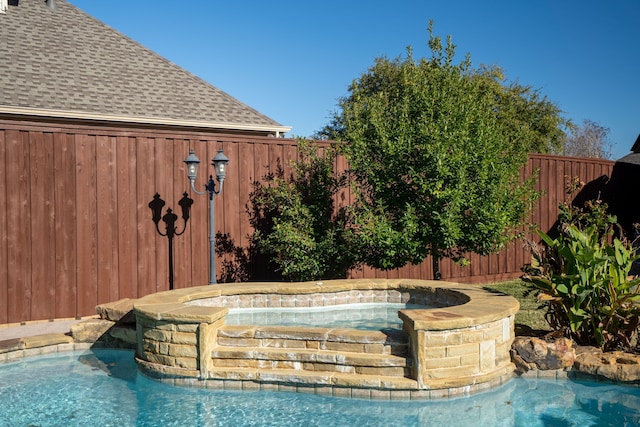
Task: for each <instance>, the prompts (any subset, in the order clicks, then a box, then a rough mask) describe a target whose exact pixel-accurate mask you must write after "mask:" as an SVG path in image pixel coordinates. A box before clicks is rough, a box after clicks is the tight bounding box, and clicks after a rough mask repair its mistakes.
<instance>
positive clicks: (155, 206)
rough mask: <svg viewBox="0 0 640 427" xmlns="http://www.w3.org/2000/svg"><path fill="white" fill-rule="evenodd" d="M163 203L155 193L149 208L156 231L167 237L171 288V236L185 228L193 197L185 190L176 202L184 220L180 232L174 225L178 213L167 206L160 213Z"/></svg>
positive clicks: (171, 287) (176, 234) (170, 285)
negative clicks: (163, 211) (164, 210)
mask: <svg viewBox="0 0 640 427" xmlns="http://www.w3.org/2000/svg"><path fill="white" fill-rule="evenodd" d="M165 204H166V203H165V201H164V200H162V199H161V198H160V195H159V194H158V193H156V194H155V196H153V200H152V201H151V202H149V208H150V209H151V212H153V222H154V223H155V224H156V231H157V232H158V234H160V235H161V236H167V238H168V239H169V289H173V237H174V236H180V235H181V234H183V233H184V232H185V230H186V229H187V222H189V212H190V210H191V205H192V204H193V199H191V198H190V197H189V195H188V194H187V193H186V192H185V193H184V194H183V195H182V199H180V201H179V202H178V204H179V205H180V207H181V208H182V219H183V220H184V226H183V227H182V231H180V232H178V227H176V221H178V215H176V214H175V213H173V211H172V210H171V208H168V209H167V213H166V214H164V215H162V208H163V207H164V205H165ZM160 220H162V221H164V223H165V225H166V227H165V232H164V233H163V232H162V231H160V225H159V224H160Z"/></svg>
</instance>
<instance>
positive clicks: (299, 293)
mask: <svg viewBox="0 0 640 427" xmlns="http://www.w3.org/2000/svg"><path fill="white" fill-rule="evenodd" d="M368 302H394V303H397V302H403V303H407V302H410V303H417V304H425V305H429V306H432V307H435V308H431V309H424V310H423V309H418V310H402V311H401V312H400V317H401V319H402V320H403V329H404V333H403V334H397V335H395V336H390V335H389V334H386V335H385V333H383V332H381V331H356V330H350V329H327V328H322V327H321V325H318V326H319V327H318V328H308V327H305V328H297V327H284V326H283V327H278V326H269V327H266V326H256V325H246V326H230V325H225V324H224V317H225V315H226V314H227V313H228V309H229V308H237V307H244V308H246V307H256V308H258V307H275V308H277V307H310V306H331V305H338V304H353V303H368ZM517 310H518V302H517V301H516V300H515V299H514V298H512V297H509V296H506V295H503V294H497V293H491V292H487V291H484V290H482V289H480V288H478V287H474V286H469V285H461V284H456V283H447V282H433V281H417V280H411V281H408V280H365V279H361V280H335V281H325V282H305V283H293V284H292V283H244V284H224V285H217V286H203V287H196V288H187V289H179V290H174V291H168V292H162V293H158V294H153V295H149V296H147V297H144V298H141V299H139V300H138V301H137V302H136V304H135V309H134V311H135V314H136V320H137V335H138V345H137V354H136V358H137V360H138V363H139V366H140V367H141V369H142V370H143V371H145V372H147V373H148V374H151V375H153V376H155V377H158V378H161V379H171V380H172V381H175V382H179V383H190V384H199V385H203V386H207V387H229V388H239V387H242V388H256V387H258V388H266V389H284V390H292V389H294V390H301V391H311V392H316V393H329V394H334V395H341V396H343V395H350V396H357V397H389V396H391V397H394V396H395V397H407V398H418V397H436V396H438V397H440V396H448V395H452V394H460V393H467V392H472V391H475V390H480V389H483V388H486V387H488V386H490V385H493V384H498V383H501V382H502V381H504V380H505V379H507V378H509V377H510V376H511V373H512V372H513V369H514V366H513V364H512V363H511V361H510V355H509V350H510V347H511V343H512V342H513V339H514V315H515V313H516V312H517Z"/></svg>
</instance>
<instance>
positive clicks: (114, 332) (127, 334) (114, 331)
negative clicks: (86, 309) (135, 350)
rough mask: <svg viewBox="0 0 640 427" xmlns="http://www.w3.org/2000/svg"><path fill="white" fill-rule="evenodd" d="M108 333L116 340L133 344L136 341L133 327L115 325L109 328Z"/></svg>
mask: <svg viewBox="0 0 640 427" xmlns="http://www.w3.org/2000/svg"><path fill="white" fill-rule="evenodd" d="M109 335H111V336H112V337H113V338H115V339H116V340H120V341H122V342H125V343H127V344H133V345H135V344H137V342H138V338H137V336H136V328H135V327H127V326H118V325H115V326H114V327H113V328H111V329H110V330H109Z"/></svg>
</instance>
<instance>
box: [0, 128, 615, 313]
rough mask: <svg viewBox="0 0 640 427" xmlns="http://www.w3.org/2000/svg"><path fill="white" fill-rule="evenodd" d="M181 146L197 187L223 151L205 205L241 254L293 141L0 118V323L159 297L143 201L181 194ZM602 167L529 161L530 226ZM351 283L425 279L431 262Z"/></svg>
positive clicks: (183, 254)
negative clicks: (532, 178) (536, 195)
mask: <svg viewBox="0 0 640 427" xmlns="http://www.w3.org/2000/svg"><path fill="white" fill-rule="evenodd" d="M190 148H193V149H195V151H196V153H197V155H198V157H199V158H200V159H201V160H202V164H201V168H200V169H201V172H200V176H199V177H198V181H197V186H198V187H197V188H198V189H202V188H203V187H202V184H204V182H205V179H206V176H207V175H208V174H209V173H212V167H211V166H208V164H209V163H210V159H212V158H213V156H214V155H215V154H216V152H217V150H218V148H223V149H224V153H225V155H227V157H228V158H229V160H230V163H229V168H228V175H227V179H226V181H225V184H224V191H223V193H222V194H221V195H220V196H217V197H216V198H215V218H216V230H219V231H220V232H222V233H225V234H226V235H227V236H228V237H229V238H230V239H231V240H232V241H233V244H234V245H236V246H237V247H240V248H246V247H247V246H248V243H249V240H248V238H249V235H250V234H251V232H252V230H251V227H250V224H249V220H248V214H247V212H246V205H247V202H248V200H249V194H250V192H251V190H252V183H253V182H254V181H255V180H258V179H261V178H262V177H263V176H264V175H265V174H266V173H267V172H269V171H270V167H271V168H273V167H274V166H275V165H278V164H280V165H281V166H283V167H284V168H285V171H286V172H287V173H288V171H289V161H290V160H293V159H295V158H296V157H297V155H298V149H297V144H296V141H295V140H290V139H280V138H266V137H249V136H234V135H220V134H215V133H206V132H193V131H186V130H185V131H176V130H170V129H153V130H144V129H136V128H117V127H110V126H106V125H105V126H101V127H100V126H85V125H77V124H76V125H74V124H62V123H57V124H51V123H37V122H26V121H10V120H0V236H1V240H0V324H2V323H14V322H23V321H29V320H41V319H53V318H69V317H78V316H86V315H92V314H95V306H96V305H97V304H100V303H104V302H108V301H114V300H118V299H121V298H138V297H141V296H143V295H147V294H149V293H153V292H157V291H162V290H166V289H168V262H167V254H168V240H167V239H166V238H164V237H161V236H160V235H158V234H157V233H156V230H155V226H154V224H153V222H152V219H151V210H150V209H149V207H148V203H149V202H150V201H151V200H152V198H153V196H154V194H155V193H159V194H160V195H161V197H162V198H163V199H164V200H165V201H166V202H167V205H166V207H171V208H172V209H174V210H175V211H176V212H179V206H178V200H179V199H180V198H181V197H182V194H183V193H184V192H185V191H187V192H190V190H189V182H188V179H187V177H186V169H185V164H184V163H183V160H184V158H185V157H186V156H187V154H188V152H189V149H190ZM338 163H339V164H338V165H337V167H338V168H344V167H345V166H346V165H345V163H344V160H342V159H340V160H339V162H338ZM612 167H613V162H610V161H600V160H587V159H577V158H562V157H551V156H542V155H532V156H530V159H529V163H528V165H527V168H526V171H525V173H530V172H531V171H533V170H539V181H538V186H539V188H540V189H542V190H544V191H545V194H544V196H543V197H542V198H541V200H540V202H539V203H538V204H537V206H536V207H535V210H534V211H533V213H532V220H533V222H535V223H536V224H538V226H539V227H540V228H542V229H543V230H548V229H549V228H550V227H551V226H552V224H553V223H554V221H555V219H556V216H557V205H558V203H559V202H560V201H562V200H564V180H565V179H564V177H565V176H579V177H580V178H581V179H582V180H583V181H587V182H589V181H592V180H595V179H597V178H598V177H600V176H603V175H607V176H608V175H609V174H610V173H611V170H612ZM190 193H191V192H190ZM191 197H192V198H193V199H194V201H195V203H194V205H193V207H192V211H191V219H190V221H189V223H188V225H187V230H186V232H185V233H184V235H181V236H179V237H176V238H175V240H174V241H173V243H174V265H175V271H174V278H175V287H176V288H181V287H189V286H195V285H202V284H206V283H207V281H208V245H209V242H208V213H207V208H208V200H207V197H206V196H197V195H194V194H191ZM347 200H348V198H347ZM160 225H161V227H162V225H163V223H162V222H161V223H160ZM181 225H182V220H181V219H180V220H179V221H178V226H179V227H181ZM529 257H530V254H529V253H528V251H527V250H526V249H524V248H523V247H522V242H515V243H513V244H512V245H510V246H509V247H508V248H507V249H506V250H504V251H503V252H501V253H500V254H497V255H492V256H487V257H478V256H471V265H470V266H468V267H460V266H457V265H455V264H453V263H451V262H449V261H446V260H443V262H442V263H441V269H442V273H443V278H444V279H451V280H456V281H465V282H482V281H491V280H499V279H505V278H511V277H516V276H517V275H518V273H519V271H520V268H521V267H522V266H523V265H524V264H525V263H526V262H528V260H529ZM221 267H222V268H224V265H223V266H221ZM254 268H256V267H254ZM222 273H224V272H222ZM254 273H255V270H254ZM351 275H352V276H353V277H379V278H381V277H386V278H394V277H406V278H420V279H430V278H431V262H430V260H425V262H424V263H422V264H420V265H417V266H407V267H404V268H401V269H398V270H393V271H378V270H373V269H369V268H364V269H361V270H357V271H353V272H352V273H351ZM259 276H261V275H259V274H256V275H255V277H259Z"/></svg>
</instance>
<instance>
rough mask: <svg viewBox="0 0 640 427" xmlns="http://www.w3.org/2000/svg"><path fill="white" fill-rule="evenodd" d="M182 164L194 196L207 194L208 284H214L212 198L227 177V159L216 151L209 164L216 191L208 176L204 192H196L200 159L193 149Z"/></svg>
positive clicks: (214, 252)
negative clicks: (213, 171) (212, 169)
mask: <svg viewBox="0 0 640 427" xmlns="http://www.w3.org/2000/svg"><path fill="white" fill-rule="evenodd" d="M184 162H185V163H186V164H187V177H188V178H189V181H190V182H191V189H192V190H193V192H194V193H196V194H199V195H201V194H206V193H208V194H209V284H210V285H213V284H215V283H216V249H215V229H214V223H215V218H214V214H213V212H214V211H213V196H215V195H216V194H220V193H221V192H222V184H223V183H224V179H225V177H226V176H227V164H228V163H229V159H228V158H227V156H225V155H224V153H223V152H222V148H221V149H219V150H218V154H216V156H215V157H214V158H213V160H212V161H211V164H212V165H213V167H214V168H215V171H216V179H217V180H218V189H217V190H216V183H215V181H214V180H213V175H209V181H208V182H207V183H206V184H205V185H204V188H205V191H198V190H196V187H195V182H196V177H197V176H198V166H199V165H200V159H198V157H196V153H195V152H194V151H193V149H190V150H189V155H188V156H187V158H186V159H184Z"/></svg>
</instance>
